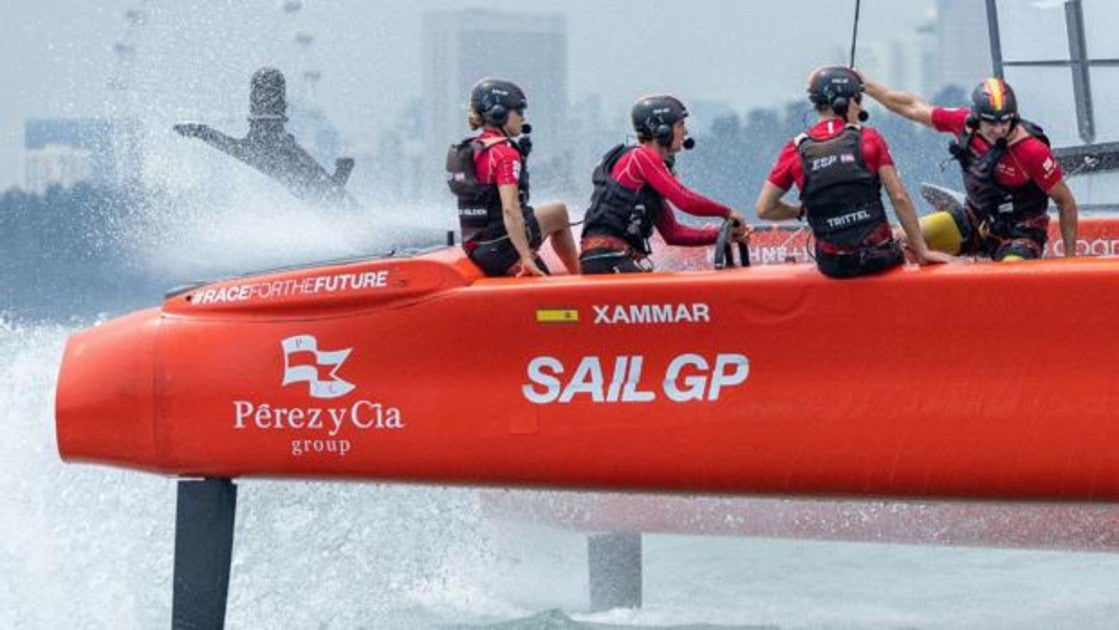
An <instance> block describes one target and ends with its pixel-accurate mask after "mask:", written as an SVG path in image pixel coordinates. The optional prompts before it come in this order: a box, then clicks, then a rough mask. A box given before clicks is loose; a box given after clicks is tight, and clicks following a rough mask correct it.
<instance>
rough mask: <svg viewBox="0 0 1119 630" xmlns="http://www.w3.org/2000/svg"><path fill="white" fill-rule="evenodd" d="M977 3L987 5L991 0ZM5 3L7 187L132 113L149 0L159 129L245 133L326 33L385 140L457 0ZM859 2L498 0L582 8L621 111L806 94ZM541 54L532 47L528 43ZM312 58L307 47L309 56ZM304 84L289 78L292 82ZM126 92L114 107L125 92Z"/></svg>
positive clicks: (143, 68) (343, 94) (332, 54)
mask: <svg viewBox="0 0 1119 630" xmlns="http://www.w3.org/2000/svg"><path fill="white" fill-rule="evenodd" d="M977 1H978V0H977ZM282 4H283V3H282V2H281V0H206V1H202V0H193V1H191V0H186V1H182V0H176V1H172V0H131V1H124V0H100V1H98V2H84V1H81V0H33V1H32V0H0V15H3V16H4V20H3V22H2V23H0V96H2V98H0V188H7V187H8V186H10V185H12V184H14V183H17V182H18V181H19V178H20V169H21V162H20V160H21V159H22V154H21V151H22V129H23V120H24V119H26V118H29V117H54V116H101V115H105V114H106V113H107V112H108V111H110V108H111V107H121V106H122V103H121V99H120V98H119V95H116V96H114V95H113V94H112V93H110V92H108V91H107V90H106V89H105V83H106V81H107V80H108V79H109V77H110V76H111V75H112V74H113V71H114V55H113V52H112V46H113V43H114V42H116V41H118V40H120V39H121V38H122V37H123V36H124V35H125V31H126V21H125V18H124V12H125V10H126V9H128V8H131V7H143V8H145V10H146V13H147V15H148V18H147V23H146V24H145V25H144V26H143V27H142V28H139V29H137V30H136V31H135V39H134V43H135V45H136V48H137V52H138V55H137V58H136V62H135V67H134V70H133V73H132V82H133V85H134V86H135V87H136V97H135V99H134V101H133V102H130V103H126V104H124V105H126V106H127V107H130V108H132V110H133V111H134V112H137V113H139V114H140V115H142V116H143V117H144V118H145V119H147V120H148V121H149V123H153V124H156V125H159V126H169V125H170V124H171V123H172V122H175V121H177V120H181V119H184V118H189V119H202V120H206V121H208V122H217V123H219V126H222V125H221V123H222V121H225V122H224V126H226V127H228V128H229V129H230V130H231V131H232V132H234V133H240V132H242V131H243V129H244V122H243V121H244V116H245V114H246V110H247V81H248V76H249V75H250V74H251V73H252V72H253V71H254V70H255V69H256V68H258V67H260V66H262V65H275V66H278V67H280V68H281V69H283V70H284V71H285V72H287V73H288V75H289V84H291V83H294V81H293V80H292V77H293V76H296V75H298V73H299V72H301V71H302V70H303V69H305V68H304V66H305V65H306V64H305V63H303V62H300V61H299V60H300V58H301V57H300V52H299V47H298V45H297V44H295V43H294V42H293V37H294V35H295V34H296V33H297V32H307V33H311V34H313V35H314V36H315V38H316V39H315V42H314V44H312V46H311V47H310V49H309V52H308V55H309V62H310V63H312V64H313V65H314V66H315V68H316V69H319V70H320V71H321V72H322V75H323V78H322V81H321V85H320V89H319V94H318V96H319V99H318V100H319V101H320V102H322V103H323V105H324V108H325V110H326V111H327V114H328V115H329V116H330V117H331V119H332V121H333V122H334V123H335V124H336V125H337V126H338V127H339V129H340V130H341V131H342V132H343V134H344V135H346V136H348V137H352V138H371V137H373V133H374V132H375V131H376V129H378V128H380V127H382V126H385V125H386V124H388V123H389V122H391V121H393V120H395V119H396V117H397V115H398V113H399V112H400V110H401V108H402V107H403V106H404V104H405V103H406V102H407V101H408V100H409V99H411V98H414V97H418V96H419V95H420V49H421V41H420V23H421V15H422V14H423V12H425V11H429V10H445V9H455V8H467V7H472V6H479V5H478V4H477V3H469V2H457V1H453V0H414V1H412V2H401V1H400V0H393V1H380V0H376V1H359V0H305V2H304V8H303V10H302V11H300V12H298V13H296V14H294V15H293V14H287V13H285V12H284V11H283V10H282V9H281V6H282ZM854 4H855V3H854V0H776V1H775V0H691V1H690V2H679V1H668V0H643V1H641V2H634V1H632V0H628V1H621V0H566V1H563V2H558V1H552V2H544V1H533V0H487V2H485V3H484V6H486V8H489V9H495V10H514V11H525V12H551V13H560V14H563V15H565V16H566V17H567V26H568V49H569V66H568V71H569V78H568V81H569V85H570V91H571V94H570V95H569V97H570V99H571V100H572V101H578V100H580V99H581V98H584V97H586V96H588V95H590V94H595V93H597V94H601V95H602V97H603V99H604V104H605V105H606V107H607V108H612V109H613V108H623V109H624V108H628V105H629V103H630V102H631V101H632V99H633V98H634V96H636V95H637V94H640V93H644V92H649V91H654V90H670V91H673V92H675V93H678V94H680V95H682V96H684V97H685V98H686V99H691V100H720V101H726V102H728V103H730V104H732V105H733V106H735V107H737V108H738V109H740V110H745V109H747V108H749V107H752V106H757V105H774V104H779V103H783V102H785V101H788V100H790V99H795V98H799V97H801V96H802V95H803V89H804V79H805V77H806V76H807V73H808V72H809V71H810V70H811V69H812V67H814V66H815V65H818V64H819V63H821V62H824V61H834V60H835V56H836V53H837V51H838V50H843V49H845V47H846V46H848V45H849V42H850V37H851V20H852V17H853V13H854ZM934 4H935V3H934V2H933V0H904V1H901V0H863V3H862V5H863V6H862V21H861V24H860V31H859V37H860V41H867V42H869V41H873V40H878V41H882V40H886V39H900V40H910V39H912V38H913V37H914V35H915V33H914V28H915V27H916V25H917V24H918V23H919V22H921V20H922V18H923V17H924V16H925V15H927V14H928V12H929V11H930V10H931V9H932V7H933V5H934ZM526 54H531V51H526ZM303 58H305V59H306V58H307V57H303ZM290 89H292V87H291V85H289V90H290ZM114 98H115V99H117V100H116V101H112V100H111V99H114Z"/></svg>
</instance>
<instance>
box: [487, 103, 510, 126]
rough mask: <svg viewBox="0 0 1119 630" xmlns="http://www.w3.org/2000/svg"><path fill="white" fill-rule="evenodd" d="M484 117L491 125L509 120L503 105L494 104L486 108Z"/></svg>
mask: <svg viewBox="0 0 1119 630" xmlns="http://www.w3.org/2000/svg"><path fill="white" fill-rule="evenodd" d="M486 118H487V119H489V122H490V124H492V125H504V124H505V122H506V121H507V120H509V110H507V109H505V106H504V105H500V104H499V105H494V106H493V107H491V108H489V109H488V110H486Z"/></svg>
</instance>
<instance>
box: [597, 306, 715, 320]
mask: <svg viewBox="0 0 1119 630" xmlns="http://www.w3.org/2000/svg"><path fill="white" fill-rule="evenodd" d="M592 308H593V309H594V323H595V324H596V325H602V324H605V325H618V324H622V325H627V324H706V323H709V322H710V321H711V308H710V307H709V306H708V305H707V304H705V303H703V302H693V303H690V304H683V303H668V304H595V305H593V306H592Z"/></svg>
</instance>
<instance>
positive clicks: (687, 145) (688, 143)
mask: <svg viewBox="0 0 1119 630" xmlns="http://www.w3.org/2000/svg"><path fill="white" fill-rule="evenodd" d="M682 146H683V147H684V149H685V150H688V151H691V150H692V149H694V148H695V138H684V144H683V145H682Z"/></svg>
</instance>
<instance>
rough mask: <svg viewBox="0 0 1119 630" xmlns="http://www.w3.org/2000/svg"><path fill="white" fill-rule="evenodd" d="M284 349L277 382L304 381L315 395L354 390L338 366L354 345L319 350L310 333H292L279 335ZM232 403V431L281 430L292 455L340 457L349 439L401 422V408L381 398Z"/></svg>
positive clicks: (339, 394) (395, 428) (327, 396)
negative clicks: (279, 402) (299, 402)
mask: <svg viewBox="0 0 1119 630" xmlns="http://www.w3.org/2000/svg"><path fill="white" fill-rule="evenodd" d="M280 348H281V349H282V350H283V368H284V369H283V377H282V379H281V381H280V386H281V387H288V386H292V385H296V386H298V385H302V384H305V385H306V388H307V394H308V396H310V397H311V398H312V399H316V400H332V399H338V398H342V397H344V396H347V395H349V394H351V393H354V392H355V391H357V386H356V385H354V384H353V383H351V382H349V381H347V380H345V378H343V377H342V376H341V375H340V374H339V372H340V371H341V370H342V367H343V364H344V363H345V362H346V359H347V358H349V356H350V353H351V352H352V351H353V348H343V349H340V350H320V349H319V343H318V339H317V338H316V337H315V336H314V335H306V334H304V335H294V336H291V337H287V338H285V339H282V340H280ZM232 403H233V428H234V430H237V431H284V432H287V434H289V435H293V436H294V437H293V438H292V439H291V442H290V445H291V456H292V457H305V456H312V455H323V456H334V457H345V456H346V455H347V454H348V453H349V452H350V451H352V450H353V448H354V444H353V441H352V440H351V438H352V437H354V436H355V435H362V434H365V433H366V432H368V431H398V430H402V429H404V428H405V423H404V415H403V413H402V412H401V411H400V409H398V408H396V407H393V406H390V405H387V404H385V403H382V402H378V401H375V400H370V399H368V398H359V399H357V400H354V401H352V402H349V401H346V402H342V401H339V403H337V404H332V405H318V404H309V405H294V406H293V405H284V404H277V403H274V402H263V401H256V400H248V399H240V400H234V401H232Z"/></svg>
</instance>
